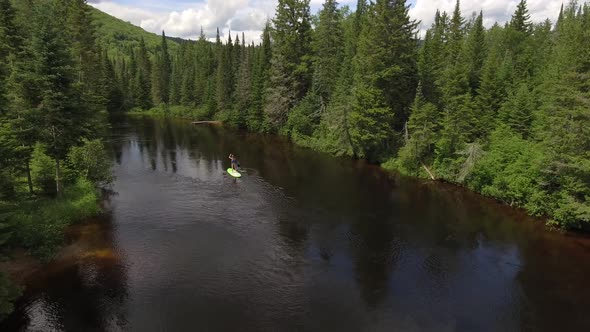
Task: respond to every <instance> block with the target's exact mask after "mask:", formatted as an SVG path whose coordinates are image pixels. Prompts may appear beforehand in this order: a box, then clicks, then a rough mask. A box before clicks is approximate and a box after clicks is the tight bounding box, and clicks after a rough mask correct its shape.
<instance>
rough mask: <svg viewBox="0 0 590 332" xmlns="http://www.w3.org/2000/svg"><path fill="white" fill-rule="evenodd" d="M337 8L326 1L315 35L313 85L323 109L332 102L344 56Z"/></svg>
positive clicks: (335, 2)
mask: <svg viewBox="0 0 590 332" xmlns="http://www.w3.org/2000/svg"><path fill="white" fill-rule="evenodd" d="M337 6H338V2H337V1H335V0H326V2H325V3H324V7H323V9H322V10H321V11H320V15H319V24H318V26H317V28H316V32H315V34H314V49H315V54H316V58H315V63H314V80H313V85H314V90H315V92H316V93H317V94H318V95H319V97H320V99H321V104H322V108H325V107H326V105H327V104H328V103H329V102H330V98H331V96H332V93H333V90H334V86H335V82H336V79H337V78H338V72H339V69H340V65H341V63H342V59H343V56H344V54H343V51H344V50H343V48H344V44H343V42H342V41H343V37H344V33H343V29H342V25H341V22H340V21H341V17H340V15H341V14H340V13H339V11H338V8H337Z"/></svg>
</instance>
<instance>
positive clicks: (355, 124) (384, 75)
mask: <svg viewBox="0 0 590 332" xmlns="http://www.w3.org/2000/svg"><path fill="white" fill-rule="evenodd" d="M415 28H416V23H415V22H414V21H411V20H410V18H409V15H408V7H406V3H405V1H393V2H392V1H385V0H383V1H377V2H376V3H375V4H374V5H371V6H370V9H369V13H368V17H367V20H366V22H365V25H364V27H363V30H362V33H361V36H360V38H359V44H358V53H357V54H356V57H355V74H356V76H355V83H354V88H355V103H354V110H353V112H352V113H351V123H350V125H351V131H350V132H351V139H352V141H353V143H354V145H355V146H356V149H357V152H358V153H359V155H360V156H362V157H366V158H368V159H370V160H373V161H376V160H380V159H383V158H384V157H385V155H386V154H387V153H391V150H390V149H391V148H393V143H394V133H393V130H392V129H393V128H399V129H401V126H403V123H405V121H406V119H407V114H408V111H409V106H410V104H411V102H412V99H413V95H414V92H415V87H416V84H417V73H416V53H417V52H416V51H417V43H416V40H415V39H414V32H415ZM394 114H396V115H397V117H398V120H397V121H395V117H394Z"/></svg>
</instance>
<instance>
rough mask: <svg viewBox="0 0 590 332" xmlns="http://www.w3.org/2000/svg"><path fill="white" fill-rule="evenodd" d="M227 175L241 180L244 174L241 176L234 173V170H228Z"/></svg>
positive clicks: (238, 173)
mask: <svg viewBox="0 0 590 332" xmlns="http://www.w3.org/2000/svg"><path fill="white" fill-rule="evenodd" d="M227 174H229V175H231V176H233V177H234V178H240V177H242V174H240V172H238V171H234V170H233V169H232V168H228V169H227Z"/></svg>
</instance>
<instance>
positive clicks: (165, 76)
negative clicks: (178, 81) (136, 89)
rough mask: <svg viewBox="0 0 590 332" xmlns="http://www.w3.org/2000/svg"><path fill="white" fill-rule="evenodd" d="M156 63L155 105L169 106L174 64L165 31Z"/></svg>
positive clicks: (154, 74)
mask: <svg viewBox="0 0 590 332" xmlns="http://www.w3.org/2000/svg"><path fill="white" fill-rule="evenodd" d="M154 63H155V66H154V69H153V71H152V95H153V99H154V104H156V105H159V104H162V103H163V104H168V103H169V101H170V83H171V81H170V78H171V75H172V63H171V60H170V54H169V52H168V42H167V41H166V34H165V32H164V31H162V42H161V44H160V49H159V52H158V53H157V54H156V57H155V61H154Z"/></svg>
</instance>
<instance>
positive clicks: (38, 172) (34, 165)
mask: <svg viewBox="0 0 590 332" xmlns="http://www.w3.org/2000/svg"><path fill="white" fill-rule="evenodd" d="M31 178H32V180H33V186H34V188H35V192H37V193H39V194H42V195H48V196H53V195H55V161H54V160H53V159H51V157H49V156H48V155H47V154H45V148H44V147H43V145H41V144H37V145H35V150H34V151H33V155H32V159H31Z"/></svg>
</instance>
